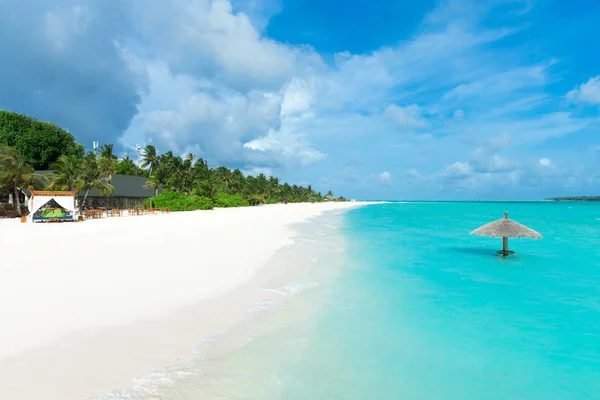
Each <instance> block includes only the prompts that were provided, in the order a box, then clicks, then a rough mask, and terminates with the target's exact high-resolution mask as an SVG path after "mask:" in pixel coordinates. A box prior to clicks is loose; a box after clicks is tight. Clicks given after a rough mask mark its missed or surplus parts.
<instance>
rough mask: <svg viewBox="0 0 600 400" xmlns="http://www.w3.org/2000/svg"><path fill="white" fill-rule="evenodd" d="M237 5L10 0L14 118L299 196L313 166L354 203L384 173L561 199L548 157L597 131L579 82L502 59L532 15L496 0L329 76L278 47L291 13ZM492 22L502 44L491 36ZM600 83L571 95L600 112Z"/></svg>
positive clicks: (355, 59) (447, 16)
mask: <svg viewBox="0 0 600 400" xmlns="http://www.w3.org/2000/svg"><path fill="white" fill-rule="evenodd" d="M232 1H233V3H232ZM232 1H229V0H148V1H146V2H143V3H142V2H121V1H117V0H82V1H76V0H58V1H54V2H47V1H42V0H21V1H20V2H12V3H14V4H11V5H10V7H7V6H5V5H4V4H5V3H7V2H2V1H1V0H0V3H1V4H0V37H2V38H19V39H18V40H1V39H0V51H2V53H3V54H11V62H9V63H2V64H0V77H1V78H2V81H3V88H2V90H1V91H0V107H1V108H7V109H11V110H15V111H20V112H24V113H27V114H31V115H34V116H36V117H37V118H39V119H43V120H51V121H55V122H57V123H58V124H59V125H61V126H63V127H65V128H67V129H69V130H71V131H72V132H73V133H74V134H75V135H76V136H77V138H78V139H80V140H82V141H83V142H85V143H86V144H89V143H90V142H91V141H92V140H98V141H101V142H116V141H117V140H118V141H119V143H120V144H121V145H122V147H123V148H129V149H130V148H133V147H134V146H135V144H136V143H139V144H141V145H144V144H147V143H153V144H155V145H156V146H157V147H158V148H159V150H163V151H164V150H167V149H172V150H174V151H175V152H176V153H180V154H181V153H185V152H187V151H190V150H193V151H194V152H195V153H196V155H197V156H199V157H204V158H205V159H207V160H209V162H210V163H211V164H212V165H215V164H226V165H228V166H230V167H239V168H241V169H243V170H244V171H248V172H250V171H269V172H272V173H274V174H277V175H283V176H284V177H285V176H286V175H285V171H288V172H287V174H288V175H294V174H295V173H296V172H297V173H298V175H297V176H296V177H297V178H298V179H299V180H300V179H302V180H307V179H308V177H304V176H301V175H300V174H301V172H298V171H300V170H311V171H312V173H313V174H317V172H315V171H316V170H317V168H310V167H309V168H305V169H301V168H296V167H300V166H307V165H311V164H315V163H319V164H318V171H319V172H318V175H317V176H318V177H321V176H326V178H324V181H325V180H326V181H327V182H330V183H331V182H337V183H336V185H339V187H333V188H332V189H334V190H336V191H339V192H344V191H345V190H346V189H353V188H354V187H363V186H364V187H369V184H372V183H373V182H376V181H377V180H385V179H386V178H385V175H382V174H373V175H369V172H365V171H382V170H383V169H384V167H383V166H384V165H393V166H394V171H407V172H406V173H405V174H400V175H398V176H395V177H394V181H399V180H402V179H410V180H411V185H410V186H411V187H410V188H404V189H403V190H414V191H415V192H417V191H420V190H425V189H428V190H429V189H431V190H434V189H432V188H434V187H435V188H439V190H440V191H441V192H443V193H447V192H446V190H447V189H448V190H451V189H453V188H468V189H469V190H479V189H481V190H484V189H482V188H486V187H492V186H493V185H494V184H496V185H503V184H505V185H507V186H511V185H516V184H517V183H518V182H520V183H521V184H525V183H527V182H530V181H531V182H538V183H539V184H540V185H544V184H556V182H557V181H556V179H565V180H569V179H571V177H570V176H571V175H568V174H567V173H566V172H564V173H565V174H567V175H564V176H562V175H561V178H559V175H557V174H559V171H563V170H568V168H563V169H561V168H558V167H556V166H554V168H547V167H544V166H543V165H541V164H540V159H539V156H536V157H530V156H529V154H531V151H532V148H534V146H535V149H536V151H540V152H543V154H544V155H548V156H550V157H551V158H552V159H553V160H554V159H555V156H554V153H552V151H548V150H551V147H552V146H553V145H554V144H553V143H552V141H553V140H556V139H557V138H564V137H565V136H567V135H572V134H577V133H581V132H588V131H590V128H593V127H595V126H596V125H594V124H597V120H595V119H594V118H592V117H583V116H581V115H579V114H577V113H576V111H574V110H573V109H566V108H564V106H563V105H562V103H561V104H559V103H560V99H559V98H557V96H554V95H553V94H552V90H549V88H548V86H547V85H548V84H549V83H550V82H554V81H556V80H557V79H563V78H564V77H563V76H560V75H557V73H556V71H553V70H552V69H551V68H550V66H551V65H552V60H546V61H544V60H542V61H540V60H539V58H535V59H533V58H530V57H527V55H526V54H523V53H522V52H521V49H520V48H517V47H514V48H513V47H511V44H510V41H507V42H505V43H504V44H506V45H504V44H503V46H502V49H503V53H502V55H501V56H499V54H498V52H497V49H498V46H495V45H493V44H495V43H496V42H498V41H500V40H503V39H505V38H507V37H508V36H510V35H513V34H514V33H516V32H520V31H521V30H522V29H524V28H523V26H524V25H523V24H521V23H520V22H519V23H516V22H515V21H514V20H510V19H509V20H505V19H503V17H502V16H505V15H514V13H515V12H517V11H519V10H521V7H520V6H518V5H517V3H515V2H510V4H505V5H504V6H503V7H505V8H504V11H507V9H510V10H511V11H513V13H512V14H511V13H497V14H494V13H493V10H494V8H493V7H494V4H496V2H477V1H464V0H449V1H444V2H443V4H442V5H441V6H440V7H438V8H436V9H435V10H434V11H433V12H431V13H429V14H428V16H427V17H426V18H425V21H424V23H423V24H422V26H421V28H420V29H419V31H417V32H416V33H415V34H414V35H411V39H408V40H404V41H400V42H398V43H397V44H395V45H393V46H387V47H381V48H374V49H372V51H369V52H365V53H363V54H352V53H351V52H348V51H342V52H339V53H337V54H334V55H333V57H332V60H331V62H325V61H324V60H323V59H322V58H321V56H320V55H319V54H318V53H317V52H316V51H315V50H314V49H312V48H311V47H310V46H309V45H302V46H296V45H291V44H288V43H283V42H279V41H276V40H274V39H272V38H270V37H268V35H267V34H266V30H265V27H266V26H267V23H268V18H269V16H271V15H272V14H273V13H274V12H278V11H279V8H280V7H282V4H283V3H282V4H280V3H279V2H278V1H277V0H266V1H264V2H262V1H261V2H256V1H247V0H232ZM283 6H285V4H283ZM488 17H493V18H496V19H495V22H496V23H494V24H493V26H496V27H498V26H502V28H497V29H496V28H489V25H488V27H486V25H484V24H483V23H482V21H483V20H485V19H486V18H488ZM491 60H493V62H491ZM599 80H600V77H595V78H592V79H590V80H589V81H588V82H586V83H584V84H582V85H580V86H578V87H576V88H574V89H573V90H572V91H571V92H569V94H568V95H567V97H568V98H569V99H570V100H572V101H580V102H587V103H596V104H598V103H599V100H598V96H596V94H597V92H598V91H597V88H598V86H599V85H600V83H599ZM465 114H468V118H465ZM425 130H426V131H427V134H423V131H425ZM399 131H405V132H406V134H404V135H397V134H395V133H397V132H399ZM583 136H584V135H582V137H583ZM565 142H566V141H565ZM508 144H510V152H509V151H508V149H507V145H508ZM585 144H586V143H583V145H585ZM588 144H589V143H588ZM596 144H597V143H596ZM356 149H360V150H361V153H362V154H365V155H367V156H368V157H365V158H364V159H363V158H362V157H361V159H363V163H364V165H361V166H360V168H359V167H358V166H357V165H350V164H349V165H345V164H344V161H343V160H347V159H348V158H349V157H350V155H351V154H353V152H355V151H356ZM547 151H548V152H547ZM373 155H375V156H373ZM509 156H510V157H511V159H509V158H508V157H509ZM592 156H593V155H592ZM592 156H590V157H592ZM367 160H369V161H367ZM456 160H464V162H456ZM525 160H528V161H525ZM594 161H595V159H594ZM389 163H395V164H389ZM290 167H293V168H290ZM386 168H389V167H386ZM290 171H291V172H290ZM340 171H341V172H340ZM569 171H571V172H570V173H572V175H573V174H575V172H573V171H574V170H569ZM384 172H385V171H384ZM282 173H284V174H282ZM560 173H563V172H560ZM544 174H545V175H544ZM552 174H554V175H552ZM540 176H543V179H542V178H539V177H540ZM390 178H391V175H390ZM573 179H574V178H573ZM571 180H572V179H571ZM372 186H373V185H372ZM374 186H378V187H380V188H381V185H374ZM328 189H329V188H328ZM365 190H366V189H365ZM436 190H437V189H436ZM432 193H433V192H432ZM416 196H418V197H423V196H421V195H420V194H416Z"/></svg>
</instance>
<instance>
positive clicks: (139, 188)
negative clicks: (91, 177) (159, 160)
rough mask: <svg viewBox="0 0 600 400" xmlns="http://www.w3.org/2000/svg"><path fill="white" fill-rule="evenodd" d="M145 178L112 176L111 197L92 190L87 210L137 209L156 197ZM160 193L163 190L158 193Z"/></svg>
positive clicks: (79, 195) (87, 201) (49, 172)
mask: <svg viewBox="0 0 600 400" xmlns="http://www.w3.org/2000/svg"><path fill="white" fill-rule="evenodd" d="M51 173H52V171H36V174H37V175H49V174H51ZM147 181H148V178H146V177H145V176H129V175H118V174H115V175H113V176H112V179H111V182H110V183H111V184H112V185H113V186H114V188H115V190H114V191H113V192H112V194H111V195H110V196H108V197H107V196H102V195H101V194H100V192H98V189H96V188H92V189H91V190H90V193H89V194H88V197H87V199H86V201H85V205H84V207H86V208H120V209H126V208H136V207H139V206H141V204H142V202H143V201H144V200H146V199H147V198H150V197H153V196H154V189H152V188H149V187H146V182H147ZM158 192H159V193H160V192H162V190H159V191H158ZM84 196H85V192H80V193H77V205H78V206H79V204H81V202H83V198H84Z"/></svg>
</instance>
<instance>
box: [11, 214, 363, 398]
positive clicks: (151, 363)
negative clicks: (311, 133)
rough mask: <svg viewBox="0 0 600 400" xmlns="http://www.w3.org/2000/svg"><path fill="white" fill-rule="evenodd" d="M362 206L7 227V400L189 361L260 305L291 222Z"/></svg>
mask: <svg viewBox="0 0 600 400" xmlns="http://www.w3.org/2000/svg"><path fill="white" fill-rule="evenodd" d="M363 204H366V203H321V204H289V205H273V206H262V207H246V208H234V209H217V210H213V211H196V212H185V213H170V214H158V215H146V216H136V217H118V218H106V219H101V220H89V221H85V222H83V223H64V224H31V223H27V224H22V223H20V222H19V221H17V220H0V254H1V255H2V257H1V261H0V399H11V400H17V399H19V400H20V399H36V400H39V399H45V400H54V399H56V400H59V399H60V400H69V399H86V398H90V397H92V396H95V395H97V394H99V393H102V392H106V391H110V390H113V389H121V388H124V387H129V386H131V385H132V382H133V380H134V379H135V378H136V377H138V376H141V375H143V374H147V373H149V372H151V371H152V370H153V369H155V368H157V367H159V366H161V365H169V364H173V363H176V362H178V361H183V360H186V359H187V358H189V357H190V356H191V354H192V351H193V347H194V345H195V344H196V343H197V342H198V341H199V340H200V339H201V338H202V337H205V336H207V335H212V334H217V333H219V332H221V331H223V330H226V329H228V328H229V327H231V326H232V325H234V324H235V323H236V322H237V321H238V320H239V318H240V316H241V315H242V314H243V312H244V310H245V309H246V308H247V307H248V306H250V305H251V304H253V302H255V301H256V300H257V299H258V296H259V291H258V290H257V285H252V284H251V283H252V282H253V280H255V279H256V277H257V273H258V271H259V270H260V269H261V267H262V266H264V265H265V264H266V263H267V262H268V260H269V259H270V258H271V257H272V256H273V255H274V254H275V252H276V251H277V250H278V249H280V248H282V247H283V246H286V245H289V244H291V243H293V235H294V230H293V227H292V226H291V224H295V223H301V222H304V221H307V220H308V219H310V218H313V217H316V216H319V215H321V214H322V213H324V212H326V211H332V210H341V209H347V208H350V207H357V206H360V205H363ZM255 283H256V282H255Z"/></svg>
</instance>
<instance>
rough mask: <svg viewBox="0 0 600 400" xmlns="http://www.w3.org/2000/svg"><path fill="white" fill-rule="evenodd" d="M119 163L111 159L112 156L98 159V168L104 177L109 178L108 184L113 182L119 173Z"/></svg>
mask: <svg viewBox="0 0 600 400" xmlns="http://www.w3.org/2000/svg"><path fill="white" fill-rule="evenodd" d="M117 163H118V161H117V159H116V158H112V157H110V155H109V156H108V157H106V156H101V157H100V158H99V159H98V167H99V168H100V172H101V173H102V174H103V175H106V176H108V183H111V182H112V176H113V174H114V173H115V172H116V171H117Z"/></svg>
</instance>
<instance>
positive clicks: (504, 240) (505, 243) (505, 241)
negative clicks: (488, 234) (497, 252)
mask: <svg viewBox="0 0 600 400" xmlns="http://www.w3.org/2000/svg"><path fill="white" fill-rule="evenodd" d="M502 255H503V256H504V257H508V238H507V237H506V236H504V237H503V238H502Z"/></svg>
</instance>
